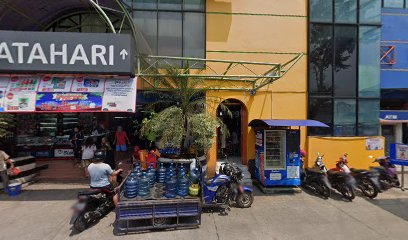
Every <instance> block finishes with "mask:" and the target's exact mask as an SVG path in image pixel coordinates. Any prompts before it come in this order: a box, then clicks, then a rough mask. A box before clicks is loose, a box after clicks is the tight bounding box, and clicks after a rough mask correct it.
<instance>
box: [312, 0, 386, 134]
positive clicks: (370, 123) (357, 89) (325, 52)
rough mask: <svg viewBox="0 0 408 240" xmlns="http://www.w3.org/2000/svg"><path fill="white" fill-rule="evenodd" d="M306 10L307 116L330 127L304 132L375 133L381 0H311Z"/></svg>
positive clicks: (378, 93) (377, 116)
mask: <svg viewBox="0 0 408 240" xmlns="http://www.w3.org/2000/svg"><path fill="white" fill-rule="evenodd" d="M322 11H325V12H322ZM309 12H310V14H311V16H310V18H309V55H308V59H309V118H310V119H314V120H318V121H321V122H324V123H326V124H327V125H328V126H329V127H330V128H309V135H321V136H357V135H360V136H370V135H377V134H378V128H379V97H380V63H379V59H380V58H379V52H380V39H381V30H380V28H381V25H380V24H381V0H325V1H319V0H311V1H310V5H309ZM332 13H334V19H333V18H332V17H331V16H332Z"/></svg>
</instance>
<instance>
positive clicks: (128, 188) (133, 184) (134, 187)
mask: <svg viewBox="0 0 408 240" xmlns="http://www.w3.org/2000/svg"><path fill="white" fill-rule="evenodd" d="M138 190H139V184H138V180H137V177H136V175H135V174H134V173H131V174H130V175H129V177H128V178H127V180H126V183H125V196H126V197H127V198H135V197H136V196H137V194H138Z"/></svg>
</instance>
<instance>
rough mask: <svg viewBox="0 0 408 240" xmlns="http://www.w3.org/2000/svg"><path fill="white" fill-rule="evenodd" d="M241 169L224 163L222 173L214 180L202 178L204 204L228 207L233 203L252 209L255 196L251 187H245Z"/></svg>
mask: <svg viewBox="0 0 408 240" xmlns="http://www.w3.org/2000/svg"><path fill="white" fill-rule="evenodd" d="M242 178H243V174H242V171H241V169H239V168H238V167H233V166H232V165H231V164H229V163H223V164H222V166H221V167H220V172H219V174H218V175H216V176H215V177H214V178H211V179H208V180H204V179H203V177H202V181H201V186H202V187H203V193H204V194H203V203H204V205H206V206H220V207H228V206H230V205H231V204H232V203H233V202H235V203H236V205H237V206H238V207H240V208H249V207H251V205H252V203H253V201H254V196H253V194H252V191H253V190H252V189H251V188H250V187H246V186H243V185H242V184H241V183H240V181H241V180H242Z"/></svg>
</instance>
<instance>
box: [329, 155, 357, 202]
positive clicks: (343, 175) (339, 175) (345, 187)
mask: <svg viewBox="0 0 408 240" xmlns="http://www.w3.org/2000/svg"><path fill="white" fill-rule="evenodd" d="M339 162H341V160H340V161H339ZM339 162H337V164H336V166H337V165H338V164H339ZM327 174H328V177H329V182H330V184H331V185H332V186H333V188H334V189H336V190H337V191H339V192H340V193H341V194H342V195H343V196H344V197H345V198H347V199H348V200H350V201H353V199H354V198H355V197H356V193H355V186H356V179H355V178H354V177H353V176H352V175H351V174H349V172H345V171H340V169H339V167H336V168H333V169H330V170H329V171H327Z"/></svg>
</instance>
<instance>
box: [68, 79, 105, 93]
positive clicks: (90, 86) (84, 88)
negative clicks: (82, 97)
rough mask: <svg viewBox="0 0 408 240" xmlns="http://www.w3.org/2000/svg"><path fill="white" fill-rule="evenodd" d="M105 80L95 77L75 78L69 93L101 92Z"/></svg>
mask: <svg viewBox="0 0 408 240" xmlns="http://www.w3.org/2000/svg"><path fill="white" fill-rule="evenodd" d="M104 88H105V79H103V78H97V77H77V78H75V79H74V81H73V84H72V91H71V92H96V93H98V92H103V91H104Z"/></svg>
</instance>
